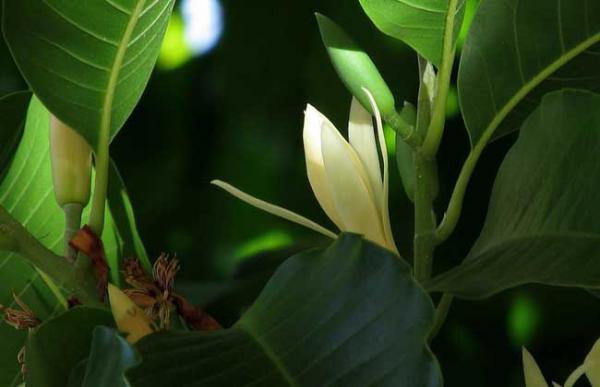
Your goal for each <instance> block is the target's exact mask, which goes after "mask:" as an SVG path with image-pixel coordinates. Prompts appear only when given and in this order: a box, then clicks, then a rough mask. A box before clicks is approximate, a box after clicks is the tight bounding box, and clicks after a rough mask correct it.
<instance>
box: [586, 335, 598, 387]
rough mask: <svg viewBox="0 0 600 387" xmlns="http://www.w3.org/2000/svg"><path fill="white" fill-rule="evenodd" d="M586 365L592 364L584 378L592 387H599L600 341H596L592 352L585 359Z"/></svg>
mask: <svg viewBox="0 0 600 387" xmlns="http://www.w3.org/2000/svg"><path fill="white" fill-rule="evenodd" d="M585 362H586V363H592V364H593V365H594V366H593V367H589V369H588V371H587V372H586V376H587V378H588V380H589V381H590V384H591V385H592V387H600V340H598V341H596V343H595V344H594V346H593V347H592V350H591V351H590V353H589V354H588V355H587V357H586V358H585Z"/></svg>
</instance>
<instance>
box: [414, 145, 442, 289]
mask: <svg viewBox="0 0 600 387" xmlns="http://www.w3.org/2000/svg"><path fill="white" fill-rule="evenodd" d="M414 160H415V235H414V267H415V278H416V279H417V280H418V281H420V282H424V281H426V280H428V279H429V278H430V277H431V269H432V264H433V253H434V250H435V227H436V224H435V216H434V212H433V197H432V193H433V192H435V189H436V188H435V186H433V184H435V182H436V181H437V177H436V175H435V168H436V165H435V161H431V160H429V159H427V158H425V157H424V156H423V155H422V153H421V152H420V151H419V150H417V151H415V154H414Z"/></svg>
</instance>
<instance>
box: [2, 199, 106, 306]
mask: <svg viewBox="0 0 600 387" xmlns="http://www.w3.org/2000/svg"><path fill="white" fill-rule="evenodd" d="M0 249H1V250H8V251H12V252H14V253H17V254H19V255H20V256H21V257H22V258H24V259H25V260H26V261H28V262H29V263H30V264H32V265H33V266H35V267H36V268H37V269H39V270H41V271H43V272H44V273H45V274H46V275H47V276H48V277H49V278H50V279H52V281H54V282H55V283H56V284H57V285H58V286H59V287H60V288H61V289H63V290H65V291H66V292H67V293H68V294H69V295H73V296H75V297H77V299H78V300H79V301H81V302H82V303H85V304H91V305H97V304H98V303H99V302H98V297H97V294H96V280H95V278H94V275H93V271H92V270H90V268H89V265H84V266H87V267H82V268H81V269H79V268H78V266H77V265H73V264H71V263H70V262H69V261H67V260H66V259H65V258H64V257H61V256H58V255H56V254H54V253H53V252H52V251H50V250H49V249H47V248H46V247H45V246H44V245H42V244H41V243H40V242H39V241H38V240H37V239H36V238H35V237H34V236H33V235H31V234H30V233H29V232H28V231H27V230H26V229H25V227H23V226H22V225H21V224H20V223H19V222H17V221H16V220H15V219H14V218H13V217H12V216H11V215H10V214H9V213H8V212H7V211H6V210H5V209H4V208H3V207H0ZM80 259H82V258H80ZM85 259H86V260H87V258H85ZM88 261H89V260H88Z"/></svg>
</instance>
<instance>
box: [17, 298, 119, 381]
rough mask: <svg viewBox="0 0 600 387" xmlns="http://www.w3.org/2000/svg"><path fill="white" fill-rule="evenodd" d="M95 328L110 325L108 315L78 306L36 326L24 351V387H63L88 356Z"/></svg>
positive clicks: (111, 320)
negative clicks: (76, 367) (77, 366)
mask: <svg viewBox="0 0 600 387" xmlns="http://www.w3.org/2000/svg"><path fill="white" fill-rule="evenodd" d="M98 325H107V326H112V325H114V322H113V318H112V315H111V314H110V312H108V310H104V309H96V308H89V307H81V306H79V307H75V308H73V309H71V310H69V311H67V312H65V313H63V314H61V315H59V316H57V317H55V318H53V319H51V320H48V321H46V322H45V323H43V324H42V325H40V327H39V328H38V329H37V330H36V331H35V332H33V333H31V334H30V335H29V337H28V338H27V346H26V347H25V356H26V362H27V374H26V378H25V382H26V384H27V386H28V387H65V386H66V385H67V384H68V381H69V375H70V374H71V370H72V369H73V368H74V367H75V366H76V365H77V364H78V363H79V362H81V360H83V359H85V358H86V357H87V356H88V354H89V353H90V346H91V344H92V333H93V331H94V328H95V327H96V326H98ZM98 386H99V385H98Z"/></svg>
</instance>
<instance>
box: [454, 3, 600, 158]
mask: <svg viewBox="0 0 600 387" xmlns="http://www.w3.org/2000/svg"><path fill="white" fill-rule="evenodd" d="M598 42H600V2H598V1H589V0H569V1H563V0H528V1H520V0H482V2H481V4H480V6H479V9H478V10H477V13H476V15H475V18H474V19H473V22H472V24H471V28H470V31H469V34H468V36H467V40H466V42H465V45H464V48H463V51H462V57H461V63H460V69H459V75H458V92H459V99H460V106H461V109H462V113H463V117H464V119H465V123H466V126H467V130H468V132H469V136H470V139H471V145H472V146H473V147H475V146H477V144H478V143H480V144H479V145H480V146H485V144H486V143H487V142H488V141H490V139H492V138H494V137H499V136H502V135H504V134H506V133H509V132H511V131H514V130H516V129H517V128H518V127H519V124H520V123H521V122H522V121H523V119H524V118H526V117H527V116H528V115H529V113H531V111H532V110H533V109H534V108H535V107H536V106H537V104H538V102H539V99H540V97H541V96H542V95H544V94H545V93H547V92H549V91H552V90H558V89H561V88H565V87H577V88H585V89H589V90H599V89H600V76H598V68H599V67H600V45H599V44H597V43H598Z"/></svg>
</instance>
